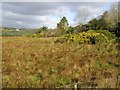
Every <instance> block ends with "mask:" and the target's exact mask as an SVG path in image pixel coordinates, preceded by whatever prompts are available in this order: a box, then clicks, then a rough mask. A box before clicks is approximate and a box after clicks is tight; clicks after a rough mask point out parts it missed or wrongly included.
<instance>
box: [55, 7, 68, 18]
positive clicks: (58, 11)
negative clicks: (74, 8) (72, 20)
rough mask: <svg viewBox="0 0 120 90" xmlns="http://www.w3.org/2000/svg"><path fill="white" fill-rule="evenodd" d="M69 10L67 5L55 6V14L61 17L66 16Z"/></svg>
mask: <svg viewBox="0 0 120 90" xmlns="http://www.w3.org/2000/svg"><path fill="white" fill-rule="evenodd" d="M69 12H70V11H69V9H68V8H67V7H64V6H61V7H58V8H56V10H55V15H57V16H60V17H63V16H67V15H68V14H69Z"/></svg>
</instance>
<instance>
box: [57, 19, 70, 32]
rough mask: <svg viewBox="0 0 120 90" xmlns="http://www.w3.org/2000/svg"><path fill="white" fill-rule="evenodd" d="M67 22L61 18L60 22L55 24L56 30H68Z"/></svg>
mask: <svg viewBox="0 0 120 90" xmlns="http://www.w3.org/2000/svg"><path fill="white" fill-rule="evenodd" d="M68 25H69V24H68V21H67V19H66V17H63V18H62V19H61V20H60V22H59V23H58V24H57V28H58V29H60V30H66V29H67V28H68Z"/></svg>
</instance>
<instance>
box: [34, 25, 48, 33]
mask: <svg viewBox="0 0 120 90" xmlns="http://www.w3.org/2000/svg"><path fill="white" fill-rule="evenodd" d="M47 29H48V27H46V26H43V27H41V28H39V29H38V31H37V32H36V33H41V32H44V31H47Z"/></svg>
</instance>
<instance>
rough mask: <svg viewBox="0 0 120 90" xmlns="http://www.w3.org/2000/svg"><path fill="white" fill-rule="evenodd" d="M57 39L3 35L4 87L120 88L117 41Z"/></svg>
mask: <svg viewBox="0 0 120 90" xmlns="http://www.w3.org/2000/svg"><path fill="white" fill-rule="evenodd" d="M54 39H55V38H32V37H31V38H30V37H23V36H22V37H3V38H2V74H3V77H2V79H3V87H17V88H19V87H73V85H74V84H75V83H79V84H78V86H79V87H92V86H93V87H94V85H95V87H98V88H116V87H117V84H118V83H117V75H118V59H117V58H118V50H117V49H116V46H117V43H115V42H113V41H111V42H109V43H101V44H96V45H88V44H68V43H63V44H61V43H54V42H53V41H54ZM81 82H82V84H81ZM93 84H94V85H93Z"/></svg>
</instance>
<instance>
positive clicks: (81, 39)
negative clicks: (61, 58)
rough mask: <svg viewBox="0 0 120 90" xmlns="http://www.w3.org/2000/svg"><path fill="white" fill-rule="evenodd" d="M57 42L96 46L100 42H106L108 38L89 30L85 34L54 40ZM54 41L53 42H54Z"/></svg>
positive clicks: (69, 35)
mask: <svg viewBox="0 0 120 90" xmlns="http://www.w3.org/2000/svg"><path fill="white" fill-rule="evenodd" d="M56 41H57V42H59V41H62V42H75V43H79V44H83V43H87V44H96V43H101V42H108V38H107V37H106V36H105V35H104V34H102V33H97V32H95V31H93V30H89V31H87V32H82V33H79V34H74V35H72V34H66V35H64V36H62V37H60V38H58V39H57V40H56ZM56 41H55V42H56Z"/></svg>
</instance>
